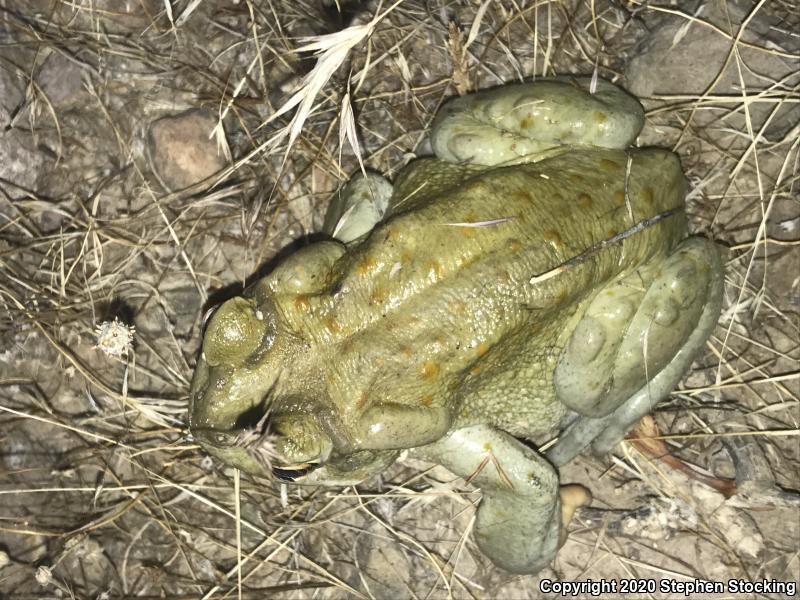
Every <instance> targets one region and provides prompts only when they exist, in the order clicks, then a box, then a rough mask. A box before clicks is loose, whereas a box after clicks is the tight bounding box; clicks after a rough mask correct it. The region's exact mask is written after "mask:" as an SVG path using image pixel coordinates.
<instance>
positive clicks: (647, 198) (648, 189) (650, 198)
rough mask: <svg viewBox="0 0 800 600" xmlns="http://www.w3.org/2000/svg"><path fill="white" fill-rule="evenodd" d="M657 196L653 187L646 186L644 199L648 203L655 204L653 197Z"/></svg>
mask: <svg viewBox="0 0 800 600" xmlns="http://www.w3.org/2000/svg"><path fill="white" fill-rule="evenodd" d="M654 198H655V192H654V191H653V188H651V187H646V188H644V189H643V190H642V200H644V201H645V203H647V204H653V199H654Z"/></svg>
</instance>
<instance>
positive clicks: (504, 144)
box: [431, 77, 644, 166]
mask: <svg viewBox="0 0 800 600" xmlns="http://www.w3.org/2000/svg"><path fill="white" fill-rule="evenodd" d="M591 88H592V82H591V79H590V78H588V77H565V78H556V79H551V80H540V81H535V82H531V83H520V84H516V85H504V86H503V87H499V88H495V89H491V90H485V91H482V92H478V93H476V94H468V95H466V96H461V97H459V98H455V99H454V100H451V101H450V102H448V103H447V104H445V105H444V106H443V107H442V109H441V110H440V111H439V113H438V114H437V116H436V120H435V121H434V123H433V126H432V128H431V145H432V146H433V150H434V152H435V153H436V156H437V157H439V158H440V159H441V160H445V161H448V162H451V163H457V164H462V163H471V164H477V165H487V166H495V165H500V164H503V163H507V162H509V161H520V160H521V161H523V162H533V161H536V160H538V158H537V155H539V156H541V155H542V154H541V153H543V152H545V151H547V150H550V149H553V148H556V147H559V146H570V145H575V146H598V147H601V148H627V147H628V146H630V145H631V143H632V142H633V140H635V139H636V136H637V135H638V134H639V130H641V128H642V124H643V123H644V111H643V110H642V106H641V104H639V102H638V101H637V100H636V98H634V97H633V96H631V95H630V94H628V93H627V92H625V91H623V90H621V89H620V88H618V87H617V86H615V85H613V84H611V83H608V82H606V81H602V80H598V81H597V82H596V89H595V90H594V91H592V90H591Z"/></svg>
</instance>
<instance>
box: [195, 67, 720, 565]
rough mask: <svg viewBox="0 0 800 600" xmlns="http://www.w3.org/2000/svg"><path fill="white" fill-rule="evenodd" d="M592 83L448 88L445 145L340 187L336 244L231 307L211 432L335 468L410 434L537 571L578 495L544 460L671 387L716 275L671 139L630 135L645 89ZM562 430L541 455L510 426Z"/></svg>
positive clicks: (342, 473)
mask: <svg viewBox="0 0 800 600" xmlns="http://www.w3.org/2000/svg"><path fill="white" fill-rule="evenodd" d="M589 86H590V82H589V81H588V80H584V79H559V80H550V81H541V82H537V83H530V84H521V85H509V86H505V87H501V88H497V89H494V90H491V91H487V92H481V93H477V94H473V95H469V96H464V97H462V98H458V99H456V100H454V101H452V102H450V103H449V104H448V105H446V106H445V107H444V108H443V109H442V111H441V113H440V114H439V115H438V116H437V119H436V121H435V123H434V125H433V130H432V133H431V136H432V137H431V139H432V145H433V148H434V151H435V153H436V157H435V158H421V159H418V160H416V161H414V162H413V163H411V164H410V165H409V166H408V167H407V168H406V169H405V170H403V172H402V173H401V174H400V175H399V177H398V178H397V180H396V182H395V184H394V189H393V190H392V187H391V185H390V184H389V183H388V182H387V181H385V180H383V179H382V178H379V177H376V176H368V177H367V178H361V179H358V180H356V181H355V182H353V183H351V184H350V185H349V186H347V188H345V190H344V191H343V193H342V194H341V195H340V196H339V198H338V199H337V200H336V201H334V203H333V205H332V209H331V212H330V213H329V215H328V219H327V229H328V231H329V233H331V234H332V237H333V238H335V239H331V240H330V241H321V242H317V243H313V244H310V245H308V246H306V247H305V248H303V249H302V250H299V251H298V252H296V253H294V254H292V255H290V256H289V257H288V258H286V259H285V260H283V261H282V262H281V263H280V264H279V265H278V266H277V268H275V270H274V271H272V273H271V274H270V275H268V276H266V277H264V278H263V279H261V280H260V281H258V282H257V283H256V284H255V285H253V286H252V287H250V288H248V289H247V290H246V291H245V292H244V293H243V294H242V296H241V297H236V298H233V299H231V300H228V301H227V302H225V303H223V304H222V305H221V306H220V307H219V309H218V310H217V311H216V312H215V313H214V315H213V316H212V317H211V319H210V321H209V323H208V326H207V329H206V332H205V339H204V341H203V352H202V355H201V357H200V360H199V362H198V364H197V370H196V372H195V375H194V380H193V381H192V389H191V404H190V409H189V425H190V428H191V432H192V434H193V435H194V436H195V438H196V439H197V440H198V441H199V442H200V443H201V444H202V445H203V446H204V447H205V449H206V450H208V452H210V453H211V454H213V455H215V456H217V457H219V458H220V459H222V460H223V461H225V462H226V463H228V464H231V465H235V466H237V467H239V468H241V469H243V470H245V471H247V472H250V473H253V474H256V475H274V476H276V477H277V478H278V479H280V480H283V481H294V482H297V483H307V484H326V485H343V484H352V483H356V482H359V481H362V480H364V479H365V478H367V477H369V476H371V475H374V474H376V473H379V472H381V471H382V470H383V469H385V468H386V467H387V466H388V465H390V464H391V463H392V462H393V461H394V460H395V459H396V458H397V456H398V455H399V453H400V452H401V451H403V450H409V451H410V452H411V453H412V455H414V456H419V457H422V458H425V459H428V460H431V461H435V462H438V463H440V464H442V465H444V466H445V467H447V468H448V469H450V470H451V471H452V472H453V473H456V474H458V475H460V476H462V477H466V478H469V479H470V481H472V482H473V483H475V484H476V485H478V486H479V487H480V488H481V489H482V491H483V499H482V500H481V503H480V506H479V507H478V512H477V519H476V522H475V538H476V540H477V543H478V545H479V547H480V548H481V550H482V551H483V552H484V553H485V554H487V555H488V556H489V557H490V558H491V559H492V560H493V561H494V562H495V563H496V564H497V565H499V566H501V567H502V568H504V569H507V570H509V571H514V572H520V573H528V572H534V571H536V570H538V569H540V568H541V567H543V566H544V565H546V564H547V563H548V562H549V561H550V560H551V559H552V557H553V556H554V554H555V552H556V550H557V547H558V544H559V538H560V534H561V532H562V530H563V526H564V523H565V521H566V520H568V517H569V515H570V514H571V512H572V509H573V508H574V505H575V504H576V503H580V500H579V501H578V502H576V501H574V499H572V496H570V494H571V493H574V492H576V490H575V488H572V489H566V490H565V489H562V490H561V492H560V490H559V483H558V475H557V472H556V469H555V467H558V466H559V465H561V464H563V463H565V462H566V461H568V460H570V459H571V458H572V457H574V456H575V455H576V454H578V453H579V452H581V451H582V450H583V449H584V448H585V447H586V446H588V445H589V444H592V445H593V447H594V449H595V451H598V452H605V451H607V450H609V449H610V448H612V447H613V446H614V445H615V444H616V443H617V442H618V441H619V440H620V439H621V438H622V437H623V436H624V435H625V433H626V432H627V431H628V430H629V429H630V428H631V427H632V426H633V425H634V424H635V423H636V421H637V420H638V419H639V418H640V417H641V416H643V415H644V414H646V413H647V412H649V411H650V410H651V409H652V408H653V406H654V405H655V404H656V402H658V401H659V400H660V399H662V398H664V397H665V396H666V395H667V394H669V393H670V391H671V390H672V389H673V387H674V386H675V385H676V384H677V382H678V380H679V379H680V378H681V376H682V375H683V373H684V372H685V371H686V369H687V368H688V366H689V364H690V362H691V361H692V358H693V356H694V355H695V354H696V352H697V350H698V349H699V348H700V347H701V346H702V345H703V344H704V342H705V340H706V338H707V337H708V335H709V334H710V332H711V330H712V328H713V327H714V325H715V323H716V320H717V317H718V315H719V311H720V299H721V289H722V274H721V268H720V263H719V258H718V253H717V250H716V249H715V246H714V245H713V244H712V243H710V242H708V241H706V240H704V239H702V238H688V239H687V237H686V236H687V232H686V219H685V216H684V212H683V209H684V204H683V197H684V190H685V180H684V177H683V175H682V173H681V168H680V164H679V162H678V159H677V157H676V156H675V155H674V154H672V153H671V152H669V151H666V150H661V149H638V148H629V146H630V144H631V143H632V142H633V140H634V139H635V138H636V136H637V135H638V132H639V130H640V128H641V125H642V122H643V113H642V108H641V106H640V105H639V103H638V102H637V101H636V100H635V99H634V98H632V97H631V96H629V95H628V94H626V93H625V92H623V91H622V90H620V89H618V88H616V87H615V86H613V85H611V84H609V83H606V82H603V81H599V82H597V89H596V90H595V91H594V93H590V91H589ZM555 435H558V442H557V443H556V444H555V445H554V446H553V448H552V449H551V450H550V451H549V452H548V453H547V454H546V456H543V455H542V454H540V453H538V452H537V451H536V450H535V449H534V448H533V447H532V446H531V445H529V444H526V443H524V442H522V441H520V440H519V439H518V438H521V439H535V440H540V441H541V440H542V439H547V438H548V437H554V436H555ZM578 496H580V494H578ZM562 498H570V499H569V501H566V502H562ZM562 504H563V506H562ZM562 512H563V513H564V514H563V515H562ZM562 518H563V522H562Z"/></svg>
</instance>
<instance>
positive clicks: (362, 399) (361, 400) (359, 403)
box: [356, 391, 369, 410]
mask: <svg viewBox="0 0 800 600" xmlns="http://www.w3.org/2000/svg"><path fill="white" fill-rule="evenodd" d="M367 400H369V394H367V392H366V391H363V392H361V394H359V396H358V399H357V400H356V409H357V410H360V409H362V408H364V406H366V404H367Z"/></svg>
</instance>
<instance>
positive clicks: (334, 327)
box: [325, 317, 342, 333]
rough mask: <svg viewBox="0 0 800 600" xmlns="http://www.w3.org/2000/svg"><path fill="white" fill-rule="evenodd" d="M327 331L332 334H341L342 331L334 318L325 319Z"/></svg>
mask: <svg viewBox="0 0 800 600" xmlns="http://www.w3.org/2000/svg"><path fill="white" fill-rule="evenodd" d="M325 329H327V330H328V331H329V332H330V333H339V332H340V331H341V330H342V328H341V327H339V323H337V321H336V319H335V318H334V317H327V318H326V319H325Z"/></svg>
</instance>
